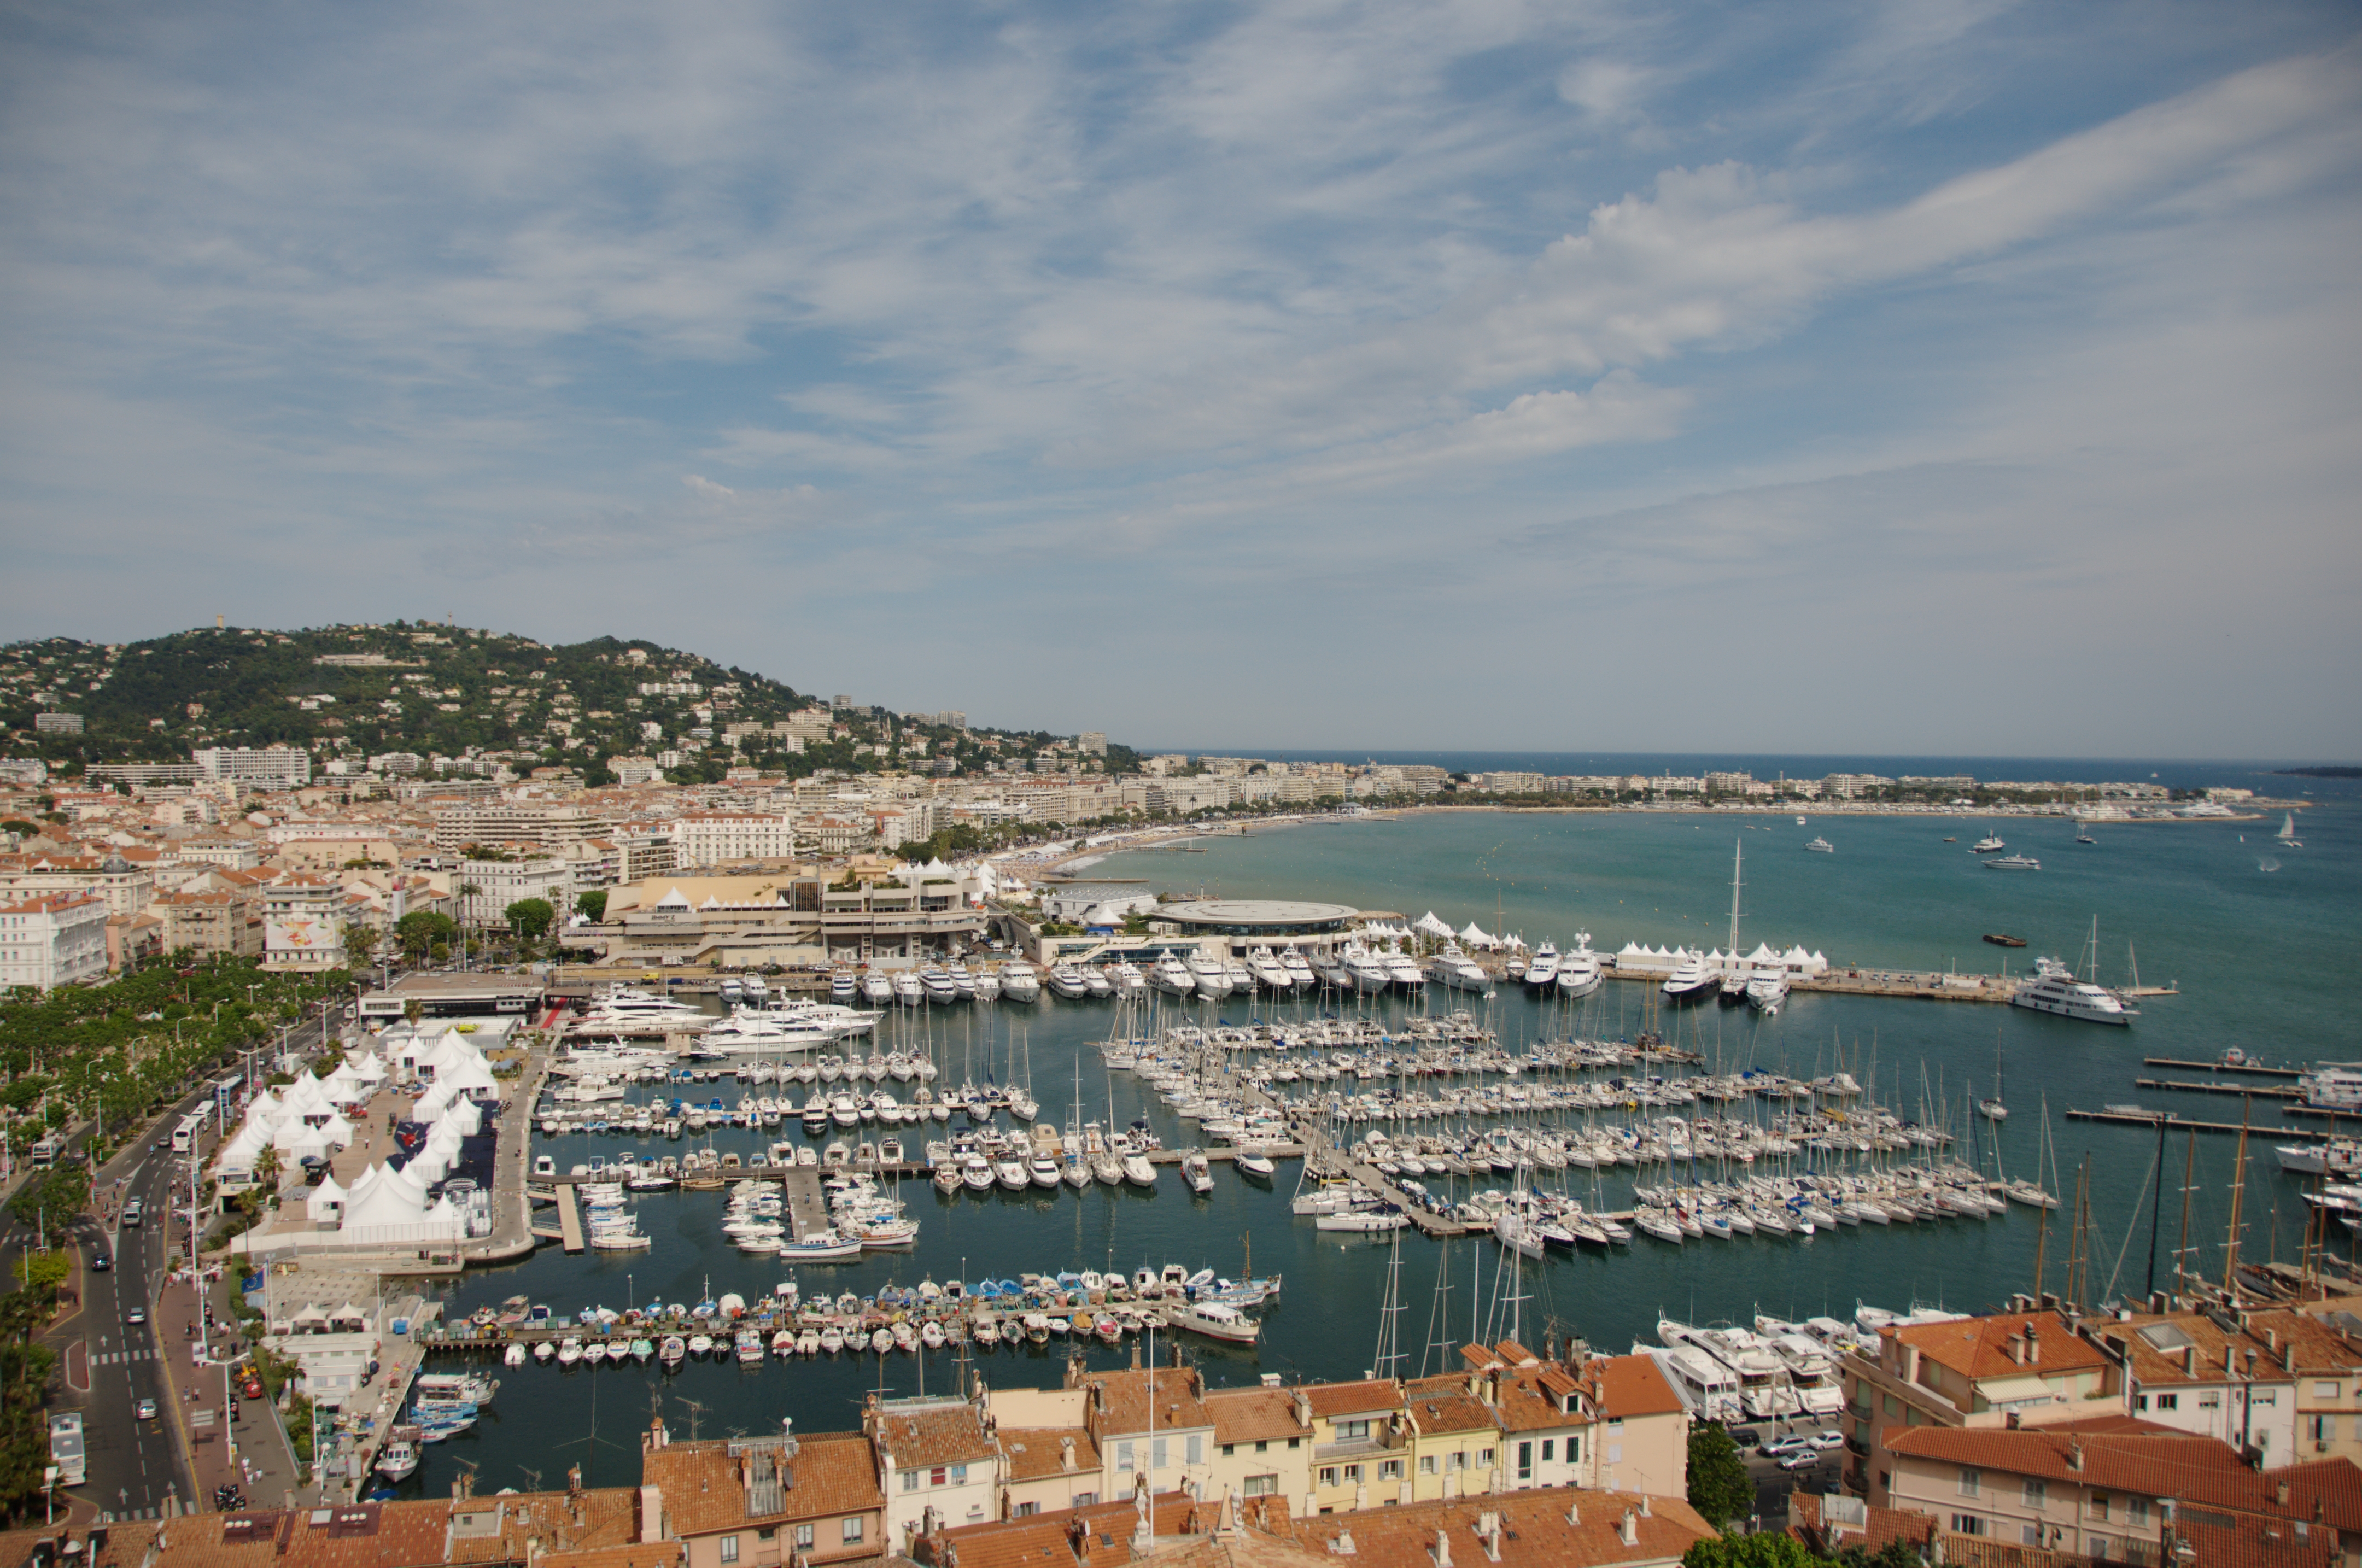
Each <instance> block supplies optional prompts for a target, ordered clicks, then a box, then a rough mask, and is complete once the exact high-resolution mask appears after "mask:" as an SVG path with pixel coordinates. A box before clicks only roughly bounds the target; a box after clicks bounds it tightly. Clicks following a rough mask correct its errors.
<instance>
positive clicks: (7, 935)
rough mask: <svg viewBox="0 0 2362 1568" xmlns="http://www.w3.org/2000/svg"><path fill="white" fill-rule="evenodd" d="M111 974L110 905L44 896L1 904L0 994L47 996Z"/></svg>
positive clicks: (79, 896) (88, 897)
mask: <svg viewBox="0 0 2362 1568" xmlns="http://www.w3.org/2000/svg"><path fill="white" fill-rule="evenodd" d="M105 973H106V900H104V899H101V898H97V897H95V896H94V895H92V894H89V893H44V894H39V895H37V896H35V897H33V898H18V899H16V900H14V901H11V902H6V903H0V988H9V987H16V986H31V987H33V988H36V989H39V990H44V991H46V990H49V989H50V988H52V987H56V986H71V985H74V984H77V983H79V982H81V981H83V980H94V979H96V978H98V977H100V976H102V975H104V974H105Z"/></svg>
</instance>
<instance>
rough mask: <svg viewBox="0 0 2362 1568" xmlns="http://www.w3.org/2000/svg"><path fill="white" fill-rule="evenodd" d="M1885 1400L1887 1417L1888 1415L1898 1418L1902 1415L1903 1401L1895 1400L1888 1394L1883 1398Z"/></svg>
mask: <svg viewBox="0 0 2362 1568" xmlns="http://www.w3.org/2000/svg"><path fill="white" fill-rule="evenodd" d="M1885 1399H1886V1413H1887V1414H1888V1415H1890V1416H1899V1415H1901V1414H1902V1413H1903V1401H1902V1400H1900V1399H1897V1398H1896V1397H1894V1396H1893V1395H1892V1394H1889V1395H1887V1396H1885Z"/></svg>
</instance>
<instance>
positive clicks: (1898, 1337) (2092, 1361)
mask: <svg viewBox="0 0 2362 1568" xmlns="http://www.w3.org/2000/svg"><path fill="white" fill-rule="evenodd" d="M2028 1328H2031V1329H2032V1330H2033V1331H2034V1333H2033V1337H2032V1339H2031V1340H2029V1341H2028V1345H2029V1347H2030V1348H2029V1351H2028V1354H2027V1358H2026V1360H2025V1361H2024V1362H2020V1361H2019V1360H2018V1359H2017V1356H2016V1354H2015V1353H2014V1352H2013V1351H2012V1349H2011V1345H2010V1342H2011V1341H2012V1340H2014V1339H2024V1338H2025V1336H2026V1331H2027V1329H2028ZM1879 1332H1880V1333H1881V1334H1891V1335H1893V1338H1894V1342H1895V1343H1897V1344H1899V1345H1915V1346H1917V1347H1918V1351H1919V1354H1920V1356H1921V1358H1922V1359H1923V1360H1926V1361H1932V1362H1934V1363H1935V1364H1937V1365H1938V1366H1942V1367H1946V1368H1948V1369H1949V1370H1951V1371H1953V1372H1957V1373H1959V1374H1960V1375H1962V1376H1964V1377H1968V1378H1971V1379H1974V1380H1976V1381H1979V1382H1981V1381H1983V1380H1984V1379H1986V1378H1989V1377H2017V1376H2037V1375H2049V1374H2054V1373H2061V1372H2082V1371H2088V1370H2096V1369H2098V1368H2100V1367H2103V1366H2105V1365H2107V1364H2108V1358H2107V1357H2106V1356H2105V1355H2103V1354H2102V1353H2100V1350H2099V1348H2098V1347H2097V1346H2096V1345H2093V1344H2092V1343H2091V1342H2089V1341H2086V1340H2084V1339H2082V1338H2081V1337H2080V1336H2078V1335H2077V1334H2076V1332H2075V1330H2074V1327H2073V1325H2071V1324H2070V1323H2069V1322H2068V1321H2067V1320H2066V1319H2065V1318H2064V1317H2062V1316H2061V1315H2060V1314H2058V1313H2057V1312H2004V1313H1997V1314H1995V1315H1993V1316H1992V1317H1988V1318H1962V1319H1956V1320H1952V1321H1950V1322H1944V1323H1907V1324H1897V1325H1895V1326H1894V1327H1893V1328H1889V1329H1881V1330H1880V1331H1879ZM2037 1352H2038V1358H2037V1355H2036V1353H2037Z"/></svg>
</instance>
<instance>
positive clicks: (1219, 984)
mask: <svg viewBox="0 0 2362 1568" xmlns="http://www.w3.org/2000/svg"><path fill="white" fill-rule="evenodd" d="M1182 963H1183V964H1184V965H1186V966H1187V967H1188V970H1189V977H1190V979H1191V980H1193V981H1194V982H1195V983H1196V986H1197V989H1198V995H1200V996H1202V997H1204V998H1206V999H1208V1000H1209V1001H1220V1000H1221V999H1222V998H1224V997H1226V996H1229V995H1230V994H1231V977H1229V976H1228V975H1226V974H1224V973H1223V972H1222V961H1221V960H1220V958H1214V957H1209V955H1206V954H1204V953H1192V954H1190V955H1188V956H1187V958H1184V959H1183V960H1182Z"/></svg>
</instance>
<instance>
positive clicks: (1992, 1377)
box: [1845, 1297, 2123, 1507]
mask: <svg viewBox="0 0 2362 1568" xmlns="http://www.w3.org/2000/svg"><path fill="white" fill-rule="evenodd" d="M2020 1299H2021V1300H2023V1299H2024V1298H2023V1297H2021V1298H2020ZM1845 1380H1846V1406H1847V1421H1848V1426H1849V1431H1848V1432H1847V1439H1848V1441H1847V1443H1846V1447H1847V1450H1848V1452H1850V1453H1852V1454H1853V1455H1854V1456H1855V1458H1856V1460H1857V1461H1858V1462H1859V1467H1858V1468H1855V1469H1852V1470H1849V1471H1848V1472H1847V1474H1846V1484H1847V1485H1848V1487H1849V1489H1850V1490H1852V1491H1853V1492H1855V1493H1856V1494H1858V1495H1860V1496H1866V1497H1867V1498H1868V1499H1869V1500H1870V1501H1871V1503H1872V1504H1875V1505H1877V1506H1879V1507H1893V1506H1894V1505H1893V1503H1891V1502H1890V1500H1889V1498H1888V1496H1887V1486H1888V1474H1889V1471H1890V1470H1891V1468H1892V1466H1891V1465H1890V1464H1889V1463H1888V1460H1887V1457H1886V1453H1887V1449H1886V1444H1887V1442H1888V1441H1889V1440H1890V1439H1891V1438H1893V1437H1894V1436H1896V1435H1898V1434H1900V1433H1902V1432H1905V1431H1909V1430H1913V1429H1915V1428H1919V1427H1931V1426H1933V1427H2000V1426H2003V1425H2004V1424H2012V1425H2036V1424H2039V1423H2044V1422H2048V1421H2058V1420H2067V1419H2073V1418H2074V1417H2077V1416H2081V1415H2088V1414H2090V1413H2092V1405H2090V1404H2088V1403H2086V1402H2085V1401H2086V1400H2088V1399H2092V1398H2098V1397H2107V1396H2110V1395H2115V1396H2117V1402H2116V1403H2114V1404H2113V1405H2111V1406H2108V1407H2105V1408H2108V1409H2110V1410H2112V1411H2121V1410H2122V1408H2123V1405H2122V1399H2121V1390H2122V1384H2121V1380H2120V1377H2119V1375H2118V1371H2117V1367H2116V1364H2115V1363H2114V1362H2113V1361H2111V1360H2110V1359H2109V1357H2108V1356H2107V1355H2106V1354H2105V1353H2103V1352H2102V1351H2101V1350H2100V1349H2099V1347H2098V1346H2096V1345H2093V1344H2092V1343H2091V1342H2089V1341H2087V1340H2084V1339H2082V1338H2081V1337H2080V1336H2079V1335H2078V1334H2077V1333H2076V1332H2075V1327H2074V1325H2073V1324H2072V1323H2070V1322H2069V1321H2068V1320H2067V1319H2066V1318H2065V1317H2063V1316H2062V1315H2060V1314H2059V1313H2058V1312H2057V1311H2040V1312H2035V1311H2026V1312H2007V1313H1997V1314H1994V1315H1992V1316H1991V1317H1984V1318H1956V1319H1949V1320H1944V1321H1940V1322H1932V1323H1899V1324H1893V1325H1891V1326H1889V1327H1887V1328H1883V1329H1881V1330H1880V1331H1879V1344H1878V1353H1877V1355H1876V1356H1874V1357H1872V1356H1865V1355H1859V1354H1857V1355H1849V1356H1848V1357H1846V1359H1845Z"/></svg>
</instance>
